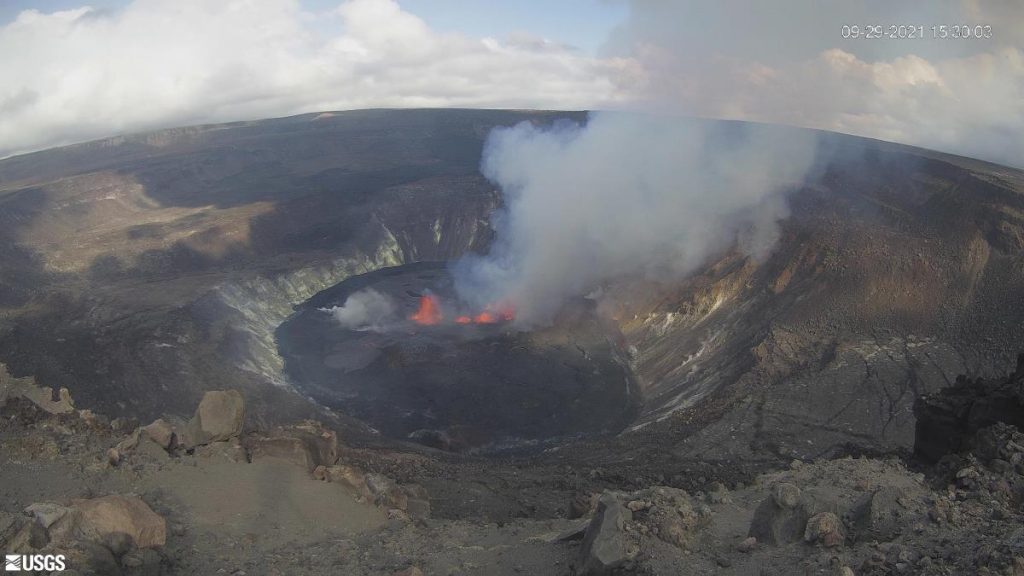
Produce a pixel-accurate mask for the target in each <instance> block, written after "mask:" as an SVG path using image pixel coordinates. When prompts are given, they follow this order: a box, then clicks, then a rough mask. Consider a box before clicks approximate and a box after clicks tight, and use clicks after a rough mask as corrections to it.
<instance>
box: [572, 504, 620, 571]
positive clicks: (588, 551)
mask: <svg viewBox="0 0 1024 576" xmlns="http://www.w3.org/2000/svg"><path fill="white" fill-rule="evenodd" d="M632 518H633V514H632V512H630V511H629V509H628V508H626V507H625V506H623V505H622V502H620V501H619V499H618V498H616V497H615V496H614V495H613V494H607V493H606V494H604V495H602V496H601V498H600V499H599V500H598V502H597V510H596V511H595V512H594V518H593V519H592V520H591V521H590V524H589V525H588V526H587V532H586V534H585V535H584V537H583V547H582V549H581V550H580V572H581V574H585V575H587V576H601V575H606V574H611V573H612V571H614V570H615V569H616V568H619V567H621V566H622V565H623V564H625V563H626V562H627V561H629V559H630V558H631V556H632V552H631V550H630V545H629V541H628V539H627V537H626V532H625V529H626V523H627V522H629V521H630V520H632Z"/></svg>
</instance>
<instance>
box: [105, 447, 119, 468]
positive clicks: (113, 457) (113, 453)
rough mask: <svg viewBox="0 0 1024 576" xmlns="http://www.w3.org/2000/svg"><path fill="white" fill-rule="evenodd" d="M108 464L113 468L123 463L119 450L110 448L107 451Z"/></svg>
mask: <svg viewBox="0 0 1024 576" xmlns="http://www.w3.org/2000/svg"><path fill="white" fill-rule="evenodd" d="M107 463H108V464H110V465H111V466H117V465H118V464H120V463H121V451H120V450H118V449H117V448H110V449H109V450H107Z"/></svg>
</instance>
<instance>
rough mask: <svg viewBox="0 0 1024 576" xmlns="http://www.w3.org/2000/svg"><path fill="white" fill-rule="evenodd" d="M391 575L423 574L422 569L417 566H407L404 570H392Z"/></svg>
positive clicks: (417, 575) (416, 575)
mask: <svg viewBox="0 0 1024 576" xmlns="http://www.w3.org/2000/svg"><path fill="white" fill-rule="evenodd" d="M391 576H423V570H420V569H419V567H417V566H409V567H408V568H406V569H405V570H399V571H398V572H394V573H393V574H392V575H391Z"/></svg>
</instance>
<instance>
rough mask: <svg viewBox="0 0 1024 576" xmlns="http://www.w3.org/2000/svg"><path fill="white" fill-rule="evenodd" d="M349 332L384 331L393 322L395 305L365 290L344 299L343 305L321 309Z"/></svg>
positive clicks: (372, 290)
mask: <svg viewBox="0 0 1024 576" xmlns="http://www.w3.org/2000/svg"><path fill="white" fill-rule="evenodd" d="M321 310H323V311H324V312H329V313H330V314H331V315H333V316H334V318H335V320H337V321H338V323H339V324H341V325H342V326H343V327H345V328H348V329H350V330H372V331H382V330H386V329H387V327H388V326H389V325H390V324H393V323H394V321H395V304H394V302H392V301H391V299H390V298H388V297H387V296H385V295H383V294H381V293H380V292H377V291H376V290H374V289H372V288H367V289H366V290H362V291H360V292H356V293H355V294H352V295H351V296H349V297H348V298H347V299H345V304H344V305H342V306H335V307H333V308H321Z"/></svg>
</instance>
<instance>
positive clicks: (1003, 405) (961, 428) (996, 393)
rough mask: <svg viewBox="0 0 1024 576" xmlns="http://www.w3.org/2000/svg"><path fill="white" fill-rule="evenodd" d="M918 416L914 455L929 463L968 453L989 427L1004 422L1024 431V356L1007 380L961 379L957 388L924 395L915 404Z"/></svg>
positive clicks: (952, 387)
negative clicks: (976, 435)
mask: <svg viewBox="0 0 1024 576" xmlns="http://www.w3.org/2000/svg"><path fill="white" fill-rule="evenodd" d="M914 416H915V417H916V419H917V421H916V430H915V435H914V454H915V455H916V456H918V457H920V458H922V459H924V460H926V461H929V462H937V461H938V460H939V459H940V458H942V457H943V456H945V455H946V454H950V453H957V452H962V451H965V450H967V449H968V448H970V441H971V439H972V438H973V437H974V435H975V434H976V433H977V432H978V431H979V430H981V429H982V428H985V427H987V426H992V425H993V424H997V423H1000V422H1002V423H1005V424H1009V425H1012V426H1016V427H1017V428H1018V429H1024V354H1021V355H1020V356H1018V357H1017V369H1016V371H1015V372H1014V373H1013V374H1011V375H1010V376H1007V377H1006V378H996V379H992V380H984V379H977V380H971V379H968V378H966V377H964V376H960V377H958V378H957V379H956V383H955V384H954V385H953V386H949V387H947V388H943V389H942V390H940V391H939V392H938V393H936V394H933V395H930V396H922V397H921V398H919V399H918V400H917V402H916V403H915V404H914Z"/></svg>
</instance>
